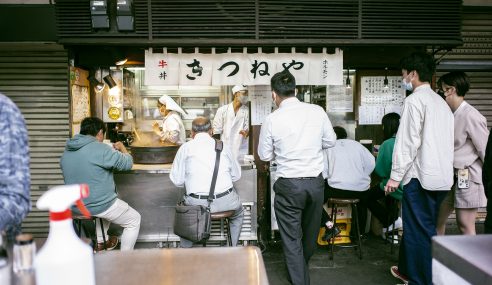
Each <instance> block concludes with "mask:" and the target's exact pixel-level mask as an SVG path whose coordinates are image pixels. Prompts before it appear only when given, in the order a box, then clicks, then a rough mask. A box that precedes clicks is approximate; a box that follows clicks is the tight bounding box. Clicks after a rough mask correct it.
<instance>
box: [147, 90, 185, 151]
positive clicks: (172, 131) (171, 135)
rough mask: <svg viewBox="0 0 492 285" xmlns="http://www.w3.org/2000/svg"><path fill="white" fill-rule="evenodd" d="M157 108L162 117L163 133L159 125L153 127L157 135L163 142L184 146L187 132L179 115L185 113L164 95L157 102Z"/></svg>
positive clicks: (156, 123)
mask: <svg viewBox="0 0 492 285" xmlns="http://www.w3.org/2000/svg"><path fill="white" fill-rule="evenodd" d="M157 108H158V109H159V113H160V114H161V115H162V117H163V120H162V131H161V129H160V128H159V123H158V122H154V124H153V125H152V127H153V131H154V133H155V134H157V135H158V136H160V137H161V141H163V142H164V141H166V142H170V143H173V144H177V145H182V144H184V143H185V142H186V131H185V127H184V125H183V121H182V120H181V116H180V115H179V114H183V115H184V114H185V111H184V110H183V109H181V107H179V105H178V104H177V103H176V102H175V101H174V100H173V99H172V98H171V97H169V96H168V95H162V96H161V97H160V98H159V100H158V101H157Z"/></svg>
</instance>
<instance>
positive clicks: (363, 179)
mask: <svg viewBox="0 0 492 285" xmlns="http://www.w3.org/2000/svg"><path fill="white" fill-rule="evenodd" d="M333 130H334V131H335V134H336V135H337V141H336V143H335V146H334V147H332V148H329V149H327V150H325V156H326V159H325V172H326V173H327V179H326V180H327V184H326V185H325V186H326V187H325V203H326V201H327V200H328V199H329V198H346V199H359V200H360V201H359V204H358V207H359V211H358V217H357V218H358V219H359V224H360V225H361V227H362V232H364V228H365V226H364V225H365V224H366V218H367V206H366V199H367V193H368V191H367V190H369V187H370V184H371V173H372V171H373V170H374V165H375V162H374V156H373V155H372V153H371V152H370V151H369V150H367V149H366V148H365V147H364V146H363V145H362V144H360V143H359V142H357V141H354V140H351V139H347V131H345V129H344V128H342V127H333ZM322 215H323V217H322V223H323V224H325V225H326V226H327V227H328V229H327V231H326V233H325V235H324V236H323V239H324V240H328V239H330V238H331V237H333V236H335V235H336V234H337V232H339V230H338V229H337V228H336V227H332V228H330V226H329V225H330V224H329V223H327V222H329V221H331V217H329V216H328V215H327V214H326V212H325V211H323V213H322ZM331 225H332V224H331ZM352 231H353V233H355V232H356V231H355V230H354V229H353V227H352ZM351 236H354V235H353V234H352V233H351Z"/></svg>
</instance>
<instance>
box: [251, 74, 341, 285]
mask: <svg viewBox="0 0 492 285" xmlns="http://www.w3.org/2000/svg"><path fill="white" fill-rule="evenodd" d="M271 85H272V90H273V91H272V99H273V100H274V102H275V105H277V106H278V109H277V110H275V111H274V112H273V113H271V114H270V115H268V116H267V117H266V119H265V122H264V123H263V125H262V127H261V132H260V139H259V144H258V155H259V157H260V159H261V160H264V161H271V160H274V159H275V160H276V161H277V177H279V178H278V179H277V181H276V182H275V184H274V186H273V189H274V191H275V201H274V208H275V215H276V217H277V223H278V227H279V231H280V237H281V239H282V243H283V250H284V255H285V260H286V264H287V270H288V272H289V276H290V279H291V281H292V284H295V285H297V284H305V285H308V284H309V267H308V262H309V259H310V258H311V256H312V255H313V253H314V250H315V249H316V238H317V235H318V231H319V224H320V220H321V211H322V210H323V189H324V180H323V176H322V174H321V173H322V172H323V150H322V149H326V148H329V147H332V146H334V145H335V140H336V135H335V133H334V132H333V128H332V126H331V123H330V120H329V119H328V116H327V114H326V113H325V111H324V110H323V109H322V108H321V107H319V106H317V105H312V104H306V103H302V102H300V101H299V100H298V99H297V98H296V96H295V93H296V81H295V78H294V76H293V75H292V74H291V73H290V72H289V71H288V70H284V71H282V72H279V73H277V74H275V75H274V76H273V77H272V79H271Z"/></svg>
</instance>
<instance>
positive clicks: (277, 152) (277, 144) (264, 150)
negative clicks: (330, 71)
mask: <svg viewBox="0 0 492 285" xmlns="http://www.w3.org/2000/svg"><path fill="white" fill-rule="evenodd" d="M335 140H336V135H335V132H334V131H333V127H332V125H331V122H330V119H328V115H327V114H326V112H325V111H324V110H323V109H322V108H321V107H320V106H317V105H313V104H307V103H303V102H300V101H299V100H298V99H297V98H296V97H292V98H288V99H285V100H283V101H282V103H280V106H279V108H278V109H277V110H275V111H274V112H273V113H271V114H270V115H268V116H267V117H266V119H265V122H264V123H263V125H262V126H261V132H260V139H259V144H258V155H259V157H260V159H261V160H264V161H271V160H273V159H275V160H276V161H277V164H278V165H277V176H278V177H284V178H298V177H316V176H318V175H319V174H320V173H322V171H323V168H324V163H323V151H322V149H326V148H330V147H332V146H334V145H335Z"/></svg>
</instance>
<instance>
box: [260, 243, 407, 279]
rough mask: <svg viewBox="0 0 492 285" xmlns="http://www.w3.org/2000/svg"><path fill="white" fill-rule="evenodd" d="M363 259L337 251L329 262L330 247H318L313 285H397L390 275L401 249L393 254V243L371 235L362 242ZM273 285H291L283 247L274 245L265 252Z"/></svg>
mask: <svg viewBox="0 0 492 285" xmlns="http://www.w3.org/2000/svg"><path fill="white" fill-rule="evenodd" d="M362 255H363V256H362V260H360V259H359V258H358V255H357V251H356V250H355V249H353V248H335V253H334V260H329V251H328V247H318V249H317V250H316V252H315V254H314V255H313V257H312V258H311V261H310V263H309V274H310V277H311V284H312V285H316V284H337V285H345V284H347V285H349V284H350V285H351V284H397V283H398V279H395V278H394V277H393V276H392V275H391V274H390V272H389V268H390V266H391V265H395V264H396V263H397V261H398V259H397V258H398V247H395V252H394V253H393V254H391V253H390V244H389V243H387V242H385V241H384V240H383V239H382V238H381V237H377V236H374V235H369V236H368V238H367V239H366V240H364V241H363V243H362ZM263 259H264V261H265V266H266V269H267V274H268V279H269V281H270V285H283V284H290V283H289V282H288V281H287V269H286V267H285V262H284V256H283V253H282V246H281V244H280V243H270V244H269V245H268V247H267V250H266V251H265V252H264V253H263Z"/></svg>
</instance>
